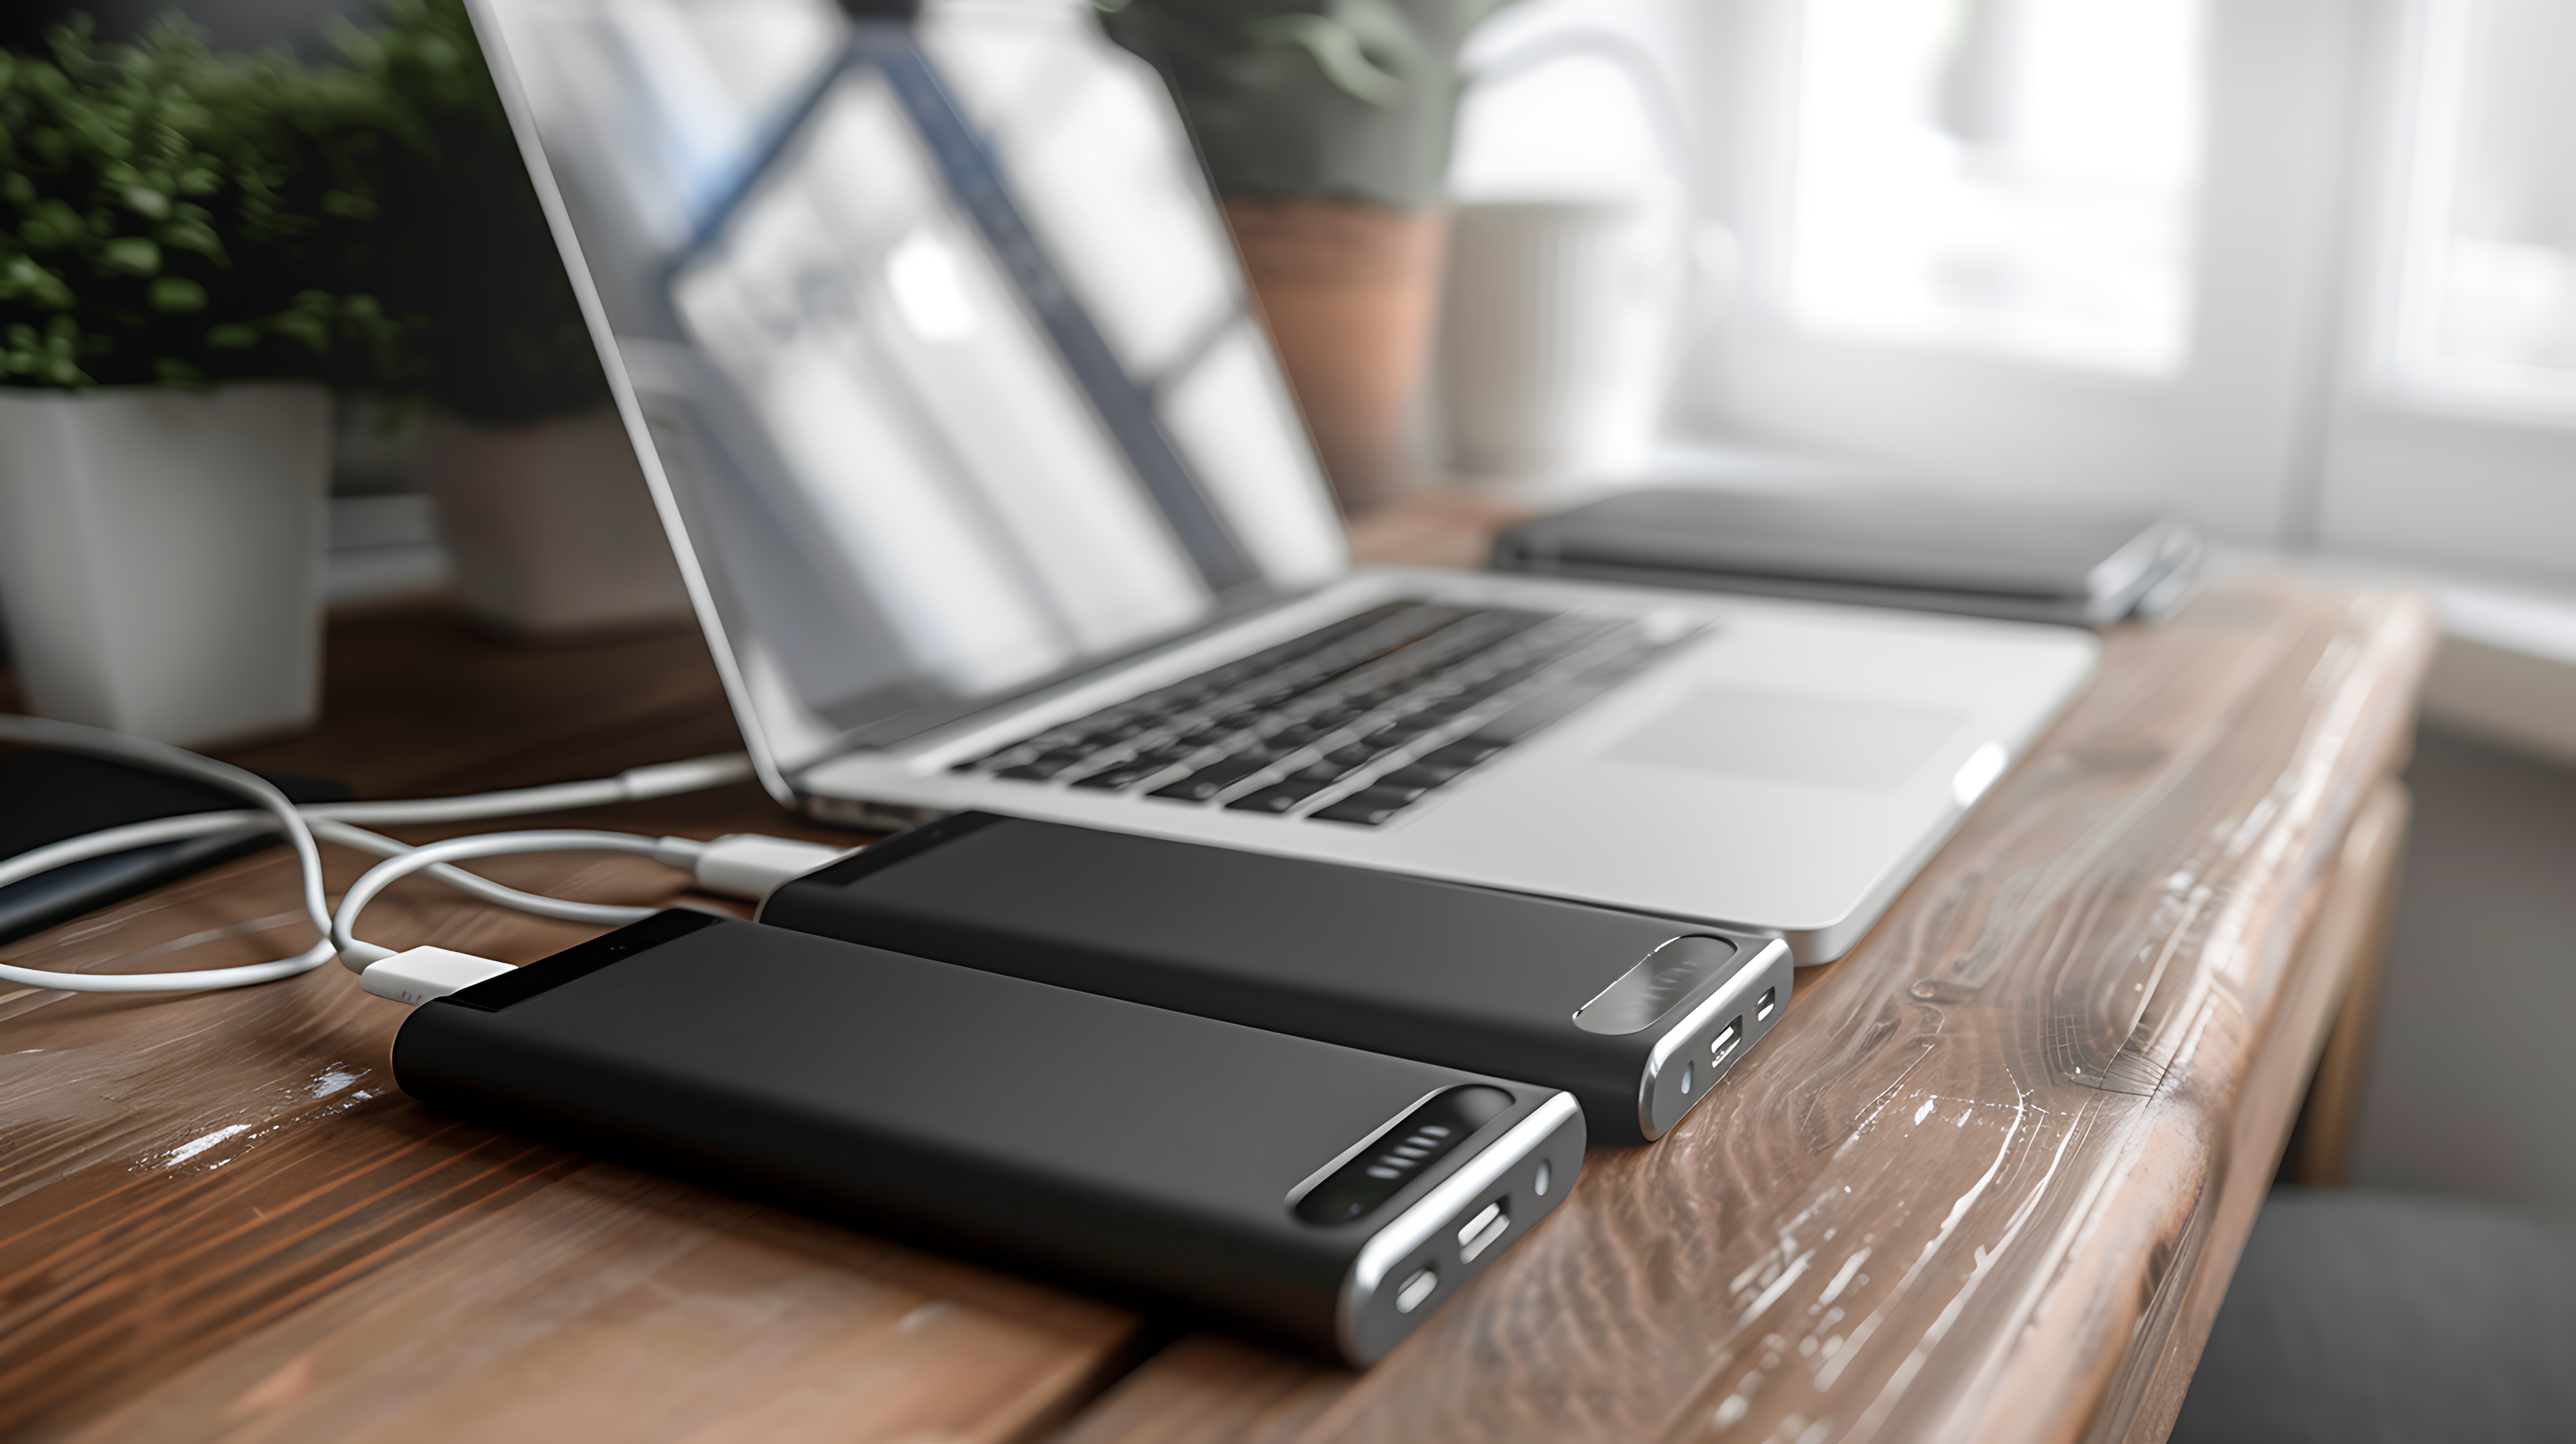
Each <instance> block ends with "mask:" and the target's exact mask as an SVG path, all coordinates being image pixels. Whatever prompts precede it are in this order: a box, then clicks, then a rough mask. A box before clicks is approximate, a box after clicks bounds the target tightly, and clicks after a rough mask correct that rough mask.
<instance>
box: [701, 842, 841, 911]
mask: <svg viewBox="0 0 2576 1444" xmlns="http://www.w3.org/2000/svg"><path fill="white" fill-rule="evenodd" d="M700 846H702V847H703V848H704V851H702V852H700V853H699V854H698V855H697V857H696V858H695V859H694V860H693V861H691V862H690V863H689V864H688V867H689V870H690V871H691V872H693V873H695V874H696V875H697V879H698V886H700V887H702V888H705V889H706V890H707V891H709V892H711V893H716V894H718V895H720V896H723V897H738V898H742V899H745V900H746V901H750V902H764V901H766V900H767V899H768V897H769V895H770V894H771V893H773V892H775V891H777V890H778V885H779V884H780V883H783V882H786V881H787V880H788V879H790V878H798V877H803V876H804V875H805V874H807V873H809V872H812V871H813V870H815V869H816V868H818V867H821V866H822V865H824V864H825V863H827V862H831V861H833V860H835V859H837V858H841V857H846V856H848V855H849V854H848V852H847V851H846V850H844V849H842V848H837V847H826V846H824V845H823V844H822V843H819V842H797V841H795V840H793V839H791V838H784V837H764V836H762V835H761V834H759V833H756V832H733V833H727V834H726V835H724V836H723V837H719V838H717V839H716V840H715V841H713V842H709V843H703V844H700Z"/></svg>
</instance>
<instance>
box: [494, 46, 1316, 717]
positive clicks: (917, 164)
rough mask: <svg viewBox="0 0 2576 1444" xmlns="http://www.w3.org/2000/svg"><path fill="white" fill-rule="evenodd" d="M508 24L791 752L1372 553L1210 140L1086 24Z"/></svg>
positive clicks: (687, 509)
mask: <svg viewBox="0 0 2576 1444" xmlns="http://www.w3.org/2000/svg"><path fill="white" fill-rule="evenodd" d="M478 20H479V22H480V24H481V28H482V31H483V37H484V43H485V48H486V50H487V51H488V52H490V53H491V54H492V58H493V64H494V69H495V72H496V74H498V75H499V76H500V77H501V79H502V81H503V84H504V87H505V91H508V90H512V89H515V92H516V103H515V105H514V110H515V117H514V118H515V120H516V121H517V123H518V124H519V125H520V126H521V127H522V139H523V141H526V140H529V139H531V138H532V139H533V141H534V147H535V150H536V152H537V155H538V157H539V158H541V160H542V163H543V168H544V173H542V174H540V175H539V177H538V180H539V185H540V189H541V190H543V189H545V188H546V185H547V182H548V181H549V180H550V181H551V183H552V189H553V192H554V195H555V197H556V198H557V199H559V201H560V209H559V210H558V212H557V225H558V228H559V231H561V230H564V229H568V230H569V236H565V237H561V238H562V239H565V240H567V242H568V244H567V254H568V255H571V254H573V253H575V252H577V255H578V259H577V260H576V262H575V268H576V271H577V273H586V275H587V279H588V281H589V283H590V287H591V289H592V291H593V293H594V294H595V296H596V298H597V303H598V312H597V314H596V315H594V317H593V324H594V329H595V330H596V329H598V328H599V326H600V324H601V323H602V322H603V321H604V323H605V330H606V332H607V334H606V335H605V336H603V337H602V341H603V346H604V348H609V349H613V352H614V354H613V356H611V357H610V358H609V359H610V361H611V363H612V364H611V366H610V370H611V374H612V376H621V375H622V380H623V382H624V384H625V385H626V386H627V387H628V388H630V389H631V392H632V396H633V399H634V401H635V403H636V407H637V410H638V412H639V413H640V415H641V416H642V418H643V421H644V424H645V427H646V429H647V431H648V432H649V435H650V439H651V454H650V455H648V456H647V457H646V458H645V460H646V463H647V469H648V470H653V469H657V468H658V470H659V471H660V473H661V474H662V476H663V478H664V479H665V480H666V481H667V484H668V490H669V496H670V499H671V500H672V502H673V503H674V505H675V507H676V510H677V512H678V515H679V525H678V527H677V528H675V534H674V538H673V540H674V542H675V545H677V546H679V547H680V548H681V549H682V550H683V551H684V553H686V555H687V557H689V558H691V559H694V561H695V562H696V564H697V567H698V569H699V571H700V572H701V574H702V575H703V577H704V578H705V581H706V584H707V593H708V596H709V598H710V599H711V600H712V604H713V609H714V615H713V616H711V617H708V618H707V619H706V620H707V621H708V623H709V635H710V638H711V639H713V640H714V641H715V643H716V645H717V647H718V650H719V652H720V653H724V654H727V655H724V656H720V658H719V660H720V661H722V662H726V663H728V664H729V665H728V666H727V671H728V680H729V681H730V682H731V683H732V684H733V687H734V691H735V697H736V704H737V706H738V707H739V708H741V709H743V710H744V711H745V712H746V713H748V714H749V715H747V716H746V717H745V722H746V724H747V726H751V725H752V724H755V723H756V731H757V733H758V734H759V735H757V736H756V737H755V738H754V741H755V745H756V746H765V748H766V750H767V751H768V752H769V753H770V755H771V757H772V758H773V759H774V760H775V761H776V762H777V763H778V764H779V765H780V766H782V767H791V768H792V767H795V766H797V765H800V764H801V763H803V762H806V761H810V760H812V759H814V758H816V757H819V756H821V755H823V754H824V753H826V752H828V751H831V750H834V749H835V748H838V747H843V746H849V745H865V744H867V743H871V742H883V741H890V740H893V739H895V738H898V737H901V736H905V735H909V734H911V733H914V732H918V731H920V730H922V729H923V728H925V727H929V726H935V725H937V724H938V723H940V722H942V721H945V720H948V719H949V718H952V717H955V716H959V715H962V714H964V713H966V712H968V711H971V710H973V709H974V708H975V707H977V706H978V705H982V704H985V703H989V702H990V701H992V700H994V699H997V698H1000V697H1003V696H1007V695H1010V694H1012V693H1015V692H1020V691H1024V690H1027V689H1029V688H1031V687H1033V686H1037V685H1042V684H1044V683H1045V682H1047V681H1049V680H1051V679H1053V678H1056V677H1059V676H1064V675H1068V674H1071V673H1075V672H1078V671H1080V670H1082V669H1084V668H1086V667H1088V666H1091V665H1095V664H1097V663H1098V662H1100V661H1102V660H1104V659H1107V658H1110V657H1114V656H1118V655H1121V654H1124V653H1128V652H1132V651H1135V650H1137V649H1139V648H1142V647H1145V646H1148V645H1151V644H1153V643H1154V642H1156V641H1159V640H1161V639H1165V638H1169V637H1173V636H1177V635H1182V634H1185V633H1187V632H1189V631H1191V630H1193V629H1195V628H1198V627H1201V626H1203V625H1205V624H1206V623H1207V622H1209V621H1210V620H1212V619H1213V618H1215V617H1217V616H1219V615H1221V614H1223V613H1225V612H1228V611H1231V610H1233V609H1235V608H1238V607H1241V606H1244V605H1248V604H1251V603H1253V602H1257V601H1258V600H1261V599H1263V598H1266V597H1269V596H1273V595H1279V594H1283V593H1289V592H1294V591H1297V590H1301V589H1304V588H1306V587H1310V586H1313V585H1315V584H1318V583H1321V582H1324V581H1327V580H1330V579H1331V578H1332V577H1334V576H1336V575H1338V574H1339V573H1340V571H1341V570H1342V569H1343V567H1344V566H1345V565H1346V562H1347V558H1346V556H1345V553H1344V551H1343V548H1342V541H1341V534H1340V529H1339V526H1338V523H1337V522H1336V520H1335V517H1334V514H1333V510H1332V505H1331V502H1330V500H1329V498H1328V494H1327V493H1326V492H1325V490H1324V488H1323V484H1322V479H1321V477H1320V474H1319V473H1318V471H1317V470H1316V465H1315V462H1314V459H1313V456H1312V453H1311V451H1310V449H1309V447H1308V444H1307V442H1306V438H1305V434H1304V432H1303V430H1302V429H1301V428H1300V426H1299V424H1298V422H1297V419H1296V413H1295V410H1294V408H1293V406H1292V405H1291V403H1290V401H1289V399H1288V395H1287V392H1286V390H1285V388H1284V386H1283V385H1282V383H1281V381H1280V379H1279V377H1278V374H1277V371H1276V367H1275V365H1274V363H1273V361H1272V358H1271V354H1270V351H1269V347H1268V342H1267V341H1266V339H1265V338H1264V336H1263V334H1262V332H1261V330H1260V327H1259V325H1258V323H1257V322H1256V321H1255V320H1254V318H1253V315H1252V312H1251V310H1250V307H1249V306H1248V305H1247V303H1246V301H1245V298H1244V290H1243V285H1242V281H1241V279H1240V276H1239V274H1238V272H1237V270H1236V266H1235V260H1234V254H1233V249H1232V247H1231V245H1230V244H1229V243H1228V241H1227V238H1226V235H1225V232H1224V228H1223V226H1222V223H1221V222H1220V221H1219V219H1218V217H1217V215H1216V212H1215V209H1214V207H1213V205H1212V204H1211V203H1210V201H1209V199H1208V196H1207V194H1206V191H1205V188H1204V185H1203V183H1202V181H1201V180H1200V178H1199V174H1198V171H1197V167H1196V164H1195V162H1194V161H1193V159H1192V157H1191V155H1190V151H1189V147H1188V143H1187V139H1186V136H1185V134H1184V133H1183V131H1182V129H1181V126H1180V122H1179V120H1178V118H1177V116H1176V115H1175V114H1174V113H1173V111H1172V108H1171V106H1170V103H1169V101H1168V100H1167V99H1166V97H1165V93H1164V91H1163V88H1162V85H1161V83H1160V81H1159V80H1158V79H1157V78H1156V77H1155V76H1154V74H1153V72H1152V71H1151V70H1150V69H1148V68H1146V67H1145V66H1143V65H1142V64H1141V63H1139V62H1137V61H1136V60H1134V59H1133V58H1132V57H1130V56H1128V55H1127V54H1125V52H1123V51H1120V50H1117V49H1116V48H1115V47H1113V46H1111V45H1110V44H1109V42H1108V41H1107V40H1106V38H1105V37H1103V36H1102V35H1101V34H1100V33H1099V30H1098V27H1097V25H1096V23H1095V22H1094V21H1093V20H1092V18H1091V12H1090V9H1089V7H1088V6H1087V5H1080V4H1067V3H1059V0H961V3H951V4H945V5H933V6H931V7H929V8H928V9H927V10H926V12H925V14H924V16H923V18H922V19H921V20H920V21H919V22H918V23H916V24H910V25H907V24H900V23H896V22H891V21H875V20H858V21H854V20H852V19H850V18H848V17H847V16H846V15H845V14H844V13H843V12H842V11H841V9H840V8H839V7H838V6H837V5H836V4H834V3H833V0H481V3H480V5H479V12H478ZM581 279H582V275H581V274H576V284H578V283H579V282H580V281H581Z"/></svg>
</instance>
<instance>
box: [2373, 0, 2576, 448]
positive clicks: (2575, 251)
mask: <svg viewBox="0 0 2576 1444" xmlns="http://www.w3.org/2000/svg"><path fill="white" fill-rule="evenodd" d="M2416 20H2417V25H2418V28H2417V31H2416V35H2415V40H2416V42H2417V43H2416V44H2414V45H2412V46H2410V47H2409V51H2410V54H2412V55H2413V56H2414V57H2415V64H2416V74H2415V76H2414V77H2413V79H2414V84H2413V86H2412V103H2411V105H2410V106H2409V107H2408V115H2407V121H2408V124H2407V125H2406V127H2405V131H2404V135H2405V145H2406V147H2407V154H2406V157H2405V160H2406V166H2405V172H2406V180H2405V184H2404V185H2403V186H2402V187H2401V192H2400V193H2401V196H2402V198H2403V200H2402V209H2403V214H2402V215H2401V216H2400V217H2399V219H2398V225H2399V231H2400V235H2401V237H2402V240H2401V248H2402V253H2401V260H2400V265H2399V275H2398V278H2397V288H2398V295H2397V297H2396V302H2397V304H2396V307H2395V315H2396V318H2397V327H2396V332H2397V334H2396V337H2395V348H2394V349H2395V357H2394V359H2395V362H2396V370H2397V373H2398V377H2399V380H2400V383H2401V385H2402V386H2403V387H2405V388H2406V389H2408V390H2412V391H2415V392H2417V393H2418V394H2423V395H2427V396H2429V397H2432V398H2437V399H2449V400H2458V401H2468V402H2472V403H2475V402H2489V403H2503V404H2506V405H2522V406H2538V407H2542V408H2545V409H2549V410H2556V411H2566V410H2576V90H2571V88H2570V87H2569V86H2568V84H2567V79H2566V77H2567V71H2568V67H2569V66H2570V65H2571V64H2576V6H2570V5H2568V4H2567V3H2566V0H2419V5H2418V9H2417V14H2416Z"/></svg>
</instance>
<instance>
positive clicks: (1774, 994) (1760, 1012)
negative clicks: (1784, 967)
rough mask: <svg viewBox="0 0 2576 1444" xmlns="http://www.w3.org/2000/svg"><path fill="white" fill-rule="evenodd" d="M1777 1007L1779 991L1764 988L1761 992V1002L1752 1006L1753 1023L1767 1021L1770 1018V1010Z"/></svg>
mask: <svg viewBox="0 0 2576 1444" xmlns="http://www.w3.org/2000/svg"><path fill="white" fill-rule="evenodd" d="M1778 1006H1780V990H1779V989H1778V988H1764V989H1763V990H1762V1001H1760V1002H1758V1003H1755V1004H1754V1005H1753V1021H1754V1022H1757V1023H1759V1022H1762V1021H1764V1020H1765V1019H1768V1018H1769V1017H1770V1016H1771V1010H1772V1009H1773V1008H1776V1007H1778Z"/></svg>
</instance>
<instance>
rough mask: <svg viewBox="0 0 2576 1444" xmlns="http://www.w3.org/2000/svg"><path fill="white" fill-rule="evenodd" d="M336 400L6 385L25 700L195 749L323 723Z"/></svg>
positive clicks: (10, 566)
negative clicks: (326, 520)
mask: <svg viewBox="0 0 2576 1444" xmlns="http://www.w3.org/2000/svg"><path fill="white" fill-rule="evenodd" d="M330 472H331V395H330V393H329V392H327V391H325V390H324V389H323V388H322V387H320V386H319V385H316V384H314V383H312V382H307V381H274V382H266V381H263V382H247V383H239V384H234V385H229V386H219V387H216V388H214V389H212V390H207V391H183V390H174V389H168V388H163V387H158V386H101V387H98V388H95V389H93V390H89V391H81V392H69V393H66V392H57V391H34V390H19V389H15V388H0V597H5V599H6V610H7V613H8V623H9V646H10V651H11V652H12V653H13V654H14V655H15V656H16V658H17V665H18V673H19V677H18V682H19V687H20V689H21V692H22V695H23V697H24V699H25V704H24V705H25V706H26V708H27V710H29V711H31V712H34V713H37V714H39V715H41V716H46V717H55V718H60V719H62V720H63V721H67V722H86V723H89V724H90V725H92V726H96V727H108V728H113V729H114V730H116V731H119V732H126V733H131V734H133V735H135V736H138V737H150V738H155V739H158V740H160V741H163V742H174V743H178V744H180V745H182V746H191V747H193V746H203V745H206V744H210V743H230V742H242V741H247V740H250V739H252V738H262V737H273V736H277V735H280V734H282V733H287V732H294V731H298V730H301V729H302V728H305V727H308V726H310V725H312V722H313V718H314V713H315V710H316V708H317V707H318V705H319V701H320V676H321V665H322V655H321V640H322V536H323V515H324V514H323V492H324V490H325V488H326V487H327V486H328V484H329V481H330Z"/></svg>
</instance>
